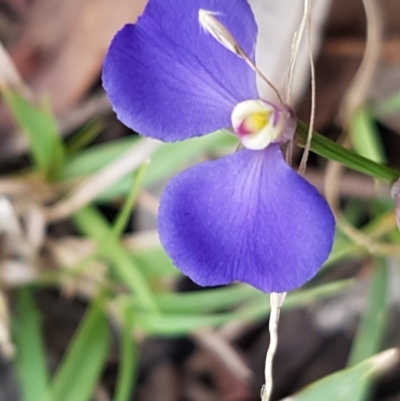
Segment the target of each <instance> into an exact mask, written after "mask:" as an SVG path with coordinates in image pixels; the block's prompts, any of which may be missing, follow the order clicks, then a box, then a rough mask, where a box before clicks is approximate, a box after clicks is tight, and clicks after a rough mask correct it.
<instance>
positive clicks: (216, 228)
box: [103, 0, 335, 292]
mask: <svg viewBox="0 0 400 401" xmlns="http://www.w3.org/2000/svg"><path fill="white" fill-rule="evenodd" d="M200 10H208V11H211V12H213V13H215V14H214V15H215V16H216V18H217V19H218V20H219V21H220V22H221V23H222V24H223V25H224V26H225V27H226V28H227V30H228V31H229V32H230V33H231V34H232V36H233V37H234V38H235V40H236V41H237V43H238V44H239V45H240V48H241V50H242V51H243V52H244V53H245V54H246V55H247V56H248V58H249V60H250V61H252V62H254V50H255V41H256V35H257V27H256V24H255V21H254V17H253V14H252V12H251V9H250V7H249V5H248V3H247V1H246V0H190V1H188V0H150V1H149V3H148V5H147V7H146V9H145V11H144V14H143V15H142V16H141V17H140V18H139V20H138V22H137V23H136V24H134V25H132V24H129V25H126V26H125V27H124V28H123V29H122V30H121V31H120V32H118V33H117V35H116V36H115V38H114V40H113V42H112V44H111V46H110V49H109V52H108V54H107V56H106V59H105V61H104V66H103V84H104V88H105V89H106V91H107V93H108V96H109V98H110V101H111V103H112V105H113V108H114V110H115V112H116V113H117V115H118V118H119V119H120V120H121V121H122V122H123V123H124V124H126V125H127V126H128V127H130V128H132V129H134V130H135V131H137V132H139V133H140V134H141V135H145V136H148V137H151V138H156V139H160V140H162V141H164V142H174V141H180V140H184V139H188V138H191V137H195V136H201V135H205V134H208V133H210V132H213V131H216V130H219V129H222V128H226V127H233V129H234V131H235V133H236V134H237V136H238V137H239V139H240V140H241V142H242V144H243V145H244V149H243V150H240V151H238V152H236V153H234V154H232V155H229V156H226V157H223V158H221V159H219V160H216V161H210V162H205V163H202V164H199V165H197V166H194V167H191V168H189V169H187V170H186V171H184V172H182V173H180V174H179V175H178V176H176V177H175V178H174V179H172V181H171V182H170V183H169V184H168V186H167V187H166V189H165V192H164V194H163V195H162V198H161V204H160V210H159V218H158V229H159V233H160V238H161V242H162V244H163V246H164V248H165V250H166V252H167V254H168V255H169V256H170V257H171V259H172V260H173V262H174V264H175V265H176V266H177V267H178V268H179V269H180V270H181V271H182V272H183V273H185V274H186V275H188V276H189V277H190V278H191V279H192V280H194V281H195V282H196V283H198V284H200V285H205V286H206V285H207V286H215V285H221V284H227V283H230V282H232V281H234V280H239V281H242V282H246V283H249V284H251V285H252V286H254V287H256V288H258V289H260V290H262V291H265V292H284V291H288V290H292V289H294V288H296V287H299V286H300V285H302V284H303V283H305V282H306V281H307V280H309V279H311V278H312V277H313V276H314V275H315V274H316V272H317V270H318V269H319V268H320V266H321V265H322V264H323V262H324V261H325V260H326V258H327V257H328V255H329V252H330V250H331V247H332V242H333V236H334V228H335V223H334V218H333V216H332V213H331V211H330V209H329V207H328V205H327V203H326V201H325V200H324V199H323V198H322V197H321V195H320V194H319V193H318V191H317V190H316V189H315V188H314V187H313V186H312V185H311V184H309V183H308V182H307V181H306V180H304V179H303V178H302V177H301V176H299V175H298V174H297V173H296V172H295V171H293V170H292V169H291V168H290V167H289V166H288V165H287V164H286V163H285V161H284V160H283V157H282V153H281V150H280V144H281V143H283V142H285V141H287V140H288V139H290V137H291V136H292V135H293V132H294V127H295V118H294V114H293V112H292V111H291V109H290V108H289V107H288V106H286V105H283V104H274V103H271V102H268V101H266V100H261V99H259V95H258V92H257V88H256V73H255V72H254V70H253V69H252V68H250V66H249V63H246V62H245V60H244V59H243V58H241V57H239V56H238V55H237V54H234V53H233V52H232V51H230V50H228V49H227V48H226V47H224V46H222V45H221V43H219V42H218V41H217V40H215V38H213V37H212V35H210V34H209V33H207V32H205V31H204V29H203V28H202V27H201V26H200V24H199V11H200Z"/></svg>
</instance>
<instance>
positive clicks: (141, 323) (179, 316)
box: [135, 280, 353, 336]
mask: <svg viewBox="0 0 400 401" xmlns="http://www.w3.org/2000/svg"><path fill="white" fill-rule="evenodd" d="M352 283H353V281H352V280H344V281H339V282H335V283H330V284H326V285H321V286H318V287H316V288H310V289H304V290H301V291H296V292H293V293H290V294H288V296H287V298H286V300H285V302H284V304H283V307H282V309H284V310H285V309H286V310H287V309H295V308H300V307H302V306H306V305H311V304H313V303H314V302H316V301H318V300H320V299H324V298H327V297H330V296H333V295H336V294H338V293H339V292H340V291H343V290H344V289H346V288H348V286H349V285H351V284H352ZM204 292H206V291H204ZM184 295H185V294H182V295H181V296H182V302H185V296H184ZM204 295H206V294H204ZM259 295H260V296H259V297H254V298H253V299H252V300H251V302H247V303H245V304H244V306H243V307H241V308H239V309H237V310H235V311H233V312H226V313H213V314H206V315H201V314H198V313H196V312H194V313H162V314H160V313H153V312H147V311H146V312H141V311H136V312H135V322H136V327H140V328H141V329H142V330H143V331H145V332H146V333H148V334H150V335H162V336H181V335H187V334H189V333H191V332H192V331H193V330H197V329H200V328H204V327H210V326H211V327H216V326H219V325H221V324H225V323H228V322H231V321H235V320H239V321H249V322H254V321H259V320H261V319H265V318H266V317H267V316H268V314H269V312H270V305H269V302H268V298H267V296H266V295H265V294H263V293H259Z"/></svg>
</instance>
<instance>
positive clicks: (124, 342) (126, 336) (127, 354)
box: [114, 307, 138, 401]
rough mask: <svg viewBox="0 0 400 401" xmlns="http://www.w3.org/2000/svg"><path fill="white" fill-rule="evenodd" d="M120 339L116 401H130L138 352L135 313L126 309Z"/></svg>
mask: <svg viewBox="0 0 400 401" xmlns="http://www.w3.org/2000/svg"><path fill="white" fill-rule="evenodd" d="M123 318H124V319H123V329H122V332H121V339H120V365H119V371H118V378H117V386H116V390H115V397H114V401H129V400H130V397H131V394H132V391H133V388H134V384H135V380H136V373H137V363H138V359H137V358H138V352H137V344H136V343H135V340H134V338H133V323H134V321H133V311H132V309H131V308H128V307H125V308H124V313H123Z"/></svg>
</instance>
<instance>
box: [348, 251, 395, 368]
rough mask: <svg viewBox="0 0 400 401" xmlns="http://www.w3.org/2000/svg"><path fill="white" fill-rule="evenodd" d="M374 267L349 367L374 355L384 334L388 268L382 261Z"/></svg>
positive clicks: (377, 262) (378, 261)
mask: <svg viewBox="0 0 400 401" xmlns="http://www.w3.org/2000/svg"><path fill="white" fill-rule="evenodd" d="M374 267H375V268H374V272H373V274H372V275H371V278H370V288H369V294H368V306H367V310H366V311H365V312H364V314H363V315H362V317H361V322H360V327H359V329H358V331H357V335H356V337H355V339H354V343H353V347H352V350H351V354H350V357H349V362H348V364H349V366H354V365H356V364H358V363H360V362H361V361H363V360H364V359H367V358H369V357H370V356H372V355H374V354H376V353H377V352H378V351H379V348H380V345H381V341H382V338H383V335H384V332H385V324H386V308H387V306H388V305H387V290H388V288H387V287H388V273H389V272H388V266H387V262H386V261H385V260H384V259H376V260H375V266H374Z"/></svg>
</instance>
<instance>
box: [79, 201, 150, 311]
mask: <svg viewBox="0 0 400 401" xmlns="http://www.w3.org/2000/svg"><path fill="white" fill-rule="evenodd" d="M73 220H74V223H75V225H76V226H77V228H78V229H79V230H80V231H81V232H82V233H83V234H85V235H86V236H88V237H90V238H92V239H94V240H95V241H96V242H97V244H98V247H97V252H98V254H99V255H101V256H103V257H104V258H105V259H106V260H108V261H109V262H110V266H111V268H112V269H113V271H114V272H115V273H116V276H117V277H118V278H119V280H120V281H121V282H122V283H123V284H126V285H127V286H128V287H129V288H130V289H131V291H132V293H133V294H135V295H136V297H137V300H138V302H139V303H140V304H141V305H142V306H143V307H144V308H146V309H149V310H153V311H157V310H158V306H157V303H156V301H155V299H154V296H153V294H152V292H151V291H150V289H149V286H148V284H147V282H146V280H145V279H144V277H143V275H142V273H141V271H140V269H139V267H138V266H137V265H136V264H135V262H134V260H133V258H132V257H131V254H130V253H129V252H128V251H127V250H126V249H125V248H124V247H123V246H122V244H121V243H120V241H119V239H117V238H115V237H114V235H113V234H112V228H111V227H110V226H109V224H108V223H107V222H106V221H105V219H104V217H103V216H102V215H101V214H100V213H99V212H98V211H97V210H96V209H95V208H94V207H90V206H86V207H84V208H82V209H80V210H79V211H78V212H77V213H75V215H74V217H73Z"/></svg>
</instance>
